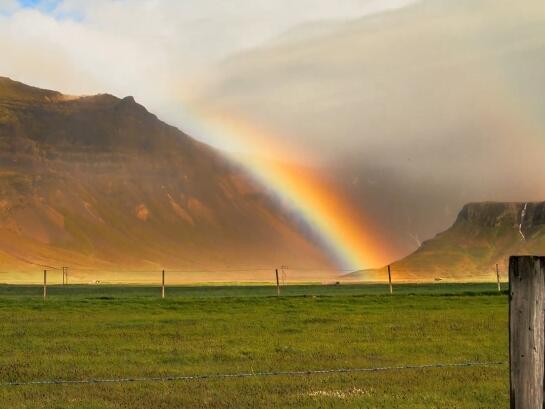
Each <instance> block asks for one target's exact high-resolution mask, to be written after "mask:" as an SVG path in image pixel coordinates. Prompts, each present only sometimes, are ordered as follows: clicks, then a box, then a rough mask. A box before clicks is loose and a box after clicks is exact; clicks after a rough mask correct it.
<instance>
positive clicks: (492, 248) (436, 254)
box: [355, 202, 545, 281]
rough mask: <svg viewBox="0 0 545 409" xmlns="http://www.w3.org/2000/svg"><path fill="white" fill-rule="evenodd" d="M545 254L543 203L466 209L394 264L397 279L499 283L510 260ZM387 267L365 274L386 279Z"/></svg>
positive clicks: (473, 205)
mask: <svg viewBox="0 0 545 409" xmlns="http://www.w3.org/2000/svg"><path fill="white" fill-rule="evenodd" d="M520 254H536V255H542V254H545V202H533V203H522V202H521V203H502V202H483V203H470V204H467V205H465V206H464V207H463V208H462V210H461V211H460V212H459V214H458V216H457V218H456V221H455V222H454V224H453V225H452V227H450V228H449V229H448V230H446V231H444V232H442V233H439V234H438V235H437V236H436V237H434V238H433V239H431V240H427V241H425V242H424V243H422V245H421V246H420V248H418V249H417V250H416V251H415V252H414V253H412V254H410V255H409V256H407V257H405V258H403V259H401V260H399V261H396V262H394V263H392V265H391V268H392V271H393V275H394V278H395V279H399V280H427V281H433V280H460V281H468V280H469V281H472V280H495V278H496V276H495V274H496V264H498V265H499V268H500V273H501V275H502V277H503V279H506V277H507V265H508V264H507V263H508V259H509V256H511V255H520ZM384 271H385V270H384V269H382V270H379V271H370V272H367V273H366V274H361V273H356V274H355V276H359V277H363V276H367V277H368V278H371V279H384V277H385V274H384Z"/></svg>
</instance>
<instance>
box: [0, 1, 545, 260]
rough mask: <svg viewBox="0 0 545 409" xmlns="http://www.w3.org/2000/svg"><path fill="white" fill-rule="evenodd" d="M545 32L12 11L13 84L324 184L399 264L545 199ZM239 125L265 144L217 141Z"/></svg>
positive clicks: (215, 6) (343, 11)
mask: <svg viewBox="0 0 545 409" xmlns="http://www.w3.org/2000/svg"><path fill="white" fill-rule="evenodd" d="M544 22H545V8H544V7H543V5H542V3H541V2H540V1H533V0H525V1H523V2H518V3H516V4H514V3H513V2H509V1H500V0H482V1H454V0H451V1H444V0H441V1H439V0H436V1H432V0H428V1H426V0H421V1H409V0H397V1H396V0H391V1H378V0H367V1H366V0H359V1H358V0H345V1H341V0H340V1H336V2H331V1H325V0H319V1H318V0H313V1H310V0H308V1H306V0H305V1H297V2H295V3H293V2H288V1H275V2H268V1H261V0H260V1H253V2H250V3H248V2H244V1H238V0H236V1H230V2H216V1H212V0H206V1H200V2H198V3H195V2H190V1H176V2H174V1H141V0H137V1H116V2H112V1H105V0H100V1H93V2H84V1H77V0H73V1H69V0H67V1H15V0H13V1H10V0H8V1H6V0H3V1H0V53H1V55H2V59H1V60H0V74H1V75H4V76H8V77H10V78H12V79H15V80H18V81H23V82H25V83H28V84H31V85H35V86H40V87H45V88H50V89H57V90H60V91H62V92H64V93H69V94H95V93H103V92H108V93H112V94H115V95H117V96H120V97H123V96H126V95H133V96H134V97H135V98H136V100H137V101H138V102H140V103H142V104H143V105H145V106H146V107H147V108H148V109H149V110H150V111H151V112H154V113H156V114H157V115H158V116H159V117H160V118H161V119H164V120H166V121H167V122H169V123H171V124H173V125H176V126H178V127H179V128H180V129H182V130H184V131H186V132H187V133H189V134H190V135H192V136H193V137H195V138H197V139H199V140H202V141H204V142H206V143H209V144H212V145H213V146H216V147H218V148H220V149H222V150H225V151H230V152H231V153H234V154H235V155H243V156H245V157H253V158H254V159H255V158H259V159H260V160H261V158H262V160H274V161H286V162H292V163H297V164H302V165H304V166H306V167H309V168H313V169H314V170H313V172H315V173H316V174H318V175H323V177H324V179H327V180H328V181H329V182H331V183H332V184H333V185H335V188H336V189H338V190H339V192H341V193H340V194H342V195H346V196H347V197H348V198H349V201H350V202H351V207H353V208H356V209H358V210H359V211H360V212H361V213H362V214H363V215H365V219H367V220H370V221H371V224H372V225H373V227H372V229H371V228H370V231H371V232H372V233H370V234H372V235H373V237H374V239H375V240H376V241H377V242H382V243H388V246H389V250H388V254H387V255H386V256H385V257H382V258H380V261H381V262H387V261H390V260H393V259H396V258H399V257H401V256H404V255H406V254H407V253H408V252H410V251H411V250H414V249H415V248H416V247H418V246H419V244H420V243H421V242H422V241H423V240H425V239H428V238H431V237H432V236H433V235H435V234H436V233H437V232H438V231H440V230H442V229H445V228H446V227H448V226H449V225H450V224H452V223H453V221H454V219H455V217H456V214H457V212H458V211H459V210H460V208H461V206H462V205H463V204H464V203H466V202H472V201H486V200H502V201H522V202H524V201H536V200H542V199H544V198H545V192H543V189H542V188H541V186H542V183H543V182H544V178H545V173H544V172H545V162H543V160H542V157H543V152H544V150H545V139H544V135H543V134H544V129H545V104H544V102H545V101H544V98H545V97H544V93H543V89H545V75H544V74H543V73H544V72H545V24H544ZM52 57H54V58H52ZM226 117H228V118H230V120H231V121H236V122H238V123H242V124H244V126H246V127H248V128H251V129H254V130H255V131H254V132H253V133H252V134H253V135H255V140H254V141H252V142H251V143H243V141H237V140H236V138H237V137H236V135H235V136H233V135H231V134H229V135H228V136H226V135H225V134H223V133H222V132H207V131H203V130H202V127H201V125H202V124H214V123H216V122H222V120H223V119H224V118H226ZM318 119H319V120H318ZM270 146H275V149H273V150H271V148H270ZM343 197H344V196H343Z"/></svg>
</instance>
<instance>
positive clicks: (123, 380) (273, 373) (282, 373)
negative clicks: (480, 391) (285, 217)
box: [0, 361, 507, 387]
mask: <svg viewBox="0 0 545 409" xmlns="http://www.w3.org/2000/svg"><path fill="white" fill-rule="evenodd" d="M506 364H507V362H505V361H491V362H463V363H453V364H444V363H436V364H427V365H401V366H383V367H375V368H337V369H310V370H298V371H265V372H239V373H224V374H204V375H181V376H152V377H133V378H110V379H80V380H65V379H52V380H39V381H13V382H4V383H0V387H9V386H30V385H92V384H103V383H134V382H170V381H199V380H213V379H230V378H253V377H271V376H310V375H327V374H342V373H354V372H385V371H401V370H410V369H436V368H442V369H448V368H467V367H476V366H480V367H483V366H500V365H506Z"/></svg>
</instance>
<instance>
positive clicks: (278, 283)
mask: <svg viewBox="0 0 545 409" xmlns="http://www.w3.org/2000/svg"><path fill="white" fill-rule="evenodd" d="M276 295H277V296H280V280H279V279H278V269H276Z"/></svg>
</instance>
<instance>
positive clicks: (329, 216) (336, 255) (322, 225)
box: [184, 112, 387, 271]
mask: <svg viewBox="0 0 545 409" xmlns="http://www.w3.org/2000/svg"><path fill="white" fill-rule="evenodd" d="M189 118H190V119H191V120H189V121H188V120H187V119H188V118H184V124H185V130H186V132H188V133H189V134H191V135H192V136H194V137H197V138H199V139H204V140H209V141H210V140H212V141H221V142H223V143H228V146H229V150H230V151H231V152H245V151H248V150H250V151H251V150H252V148H256V149H255V150H254V151H260V152H262V151H263V147H266V151H267V156H268V157H274V158H285V157H287V156H289V157H293V149H292V148H291V147H286V146H281V144H280V143H278V138H274V136H273V135H270V134H267V133H266V132H263V131H262V130H257V129H256V128H255V127H251V126H249V125H248V124H246V123H244V122H243V121H240V120H235V119H234V118H233V117H232V116H230V117H228V118H226V117H220V116H209V115H206V114H203V113H202V112H198V113H196V112H192V113H191V115H189ZM259 148H261V149H259ZM232 156H233V159H235V160H236V161H237V162H238V163H241V164H242V165H243V166H244V167H245V168H246V169H247V171H248V172H249V174H250V175H251V176H252V177H253V178H254V179H255V180H256V181H257V182H258V183H259V184H261V185H262V186H263V187H265V188H266V189H268V190H269V191H272V193H274V194H275V195H276V197H277V198H278V199H279V200H280V202H281V203H283V204H285V205H287V206H288V207H289V208H290V209H292V210H293V211H295V212H296V214H297V215H299V216H300V217H301V218H302V219H303V220H304V221H305V223H306V224H307V225H308V226H309V227H310V228H311V229H312V230H313V231H314V233H315V234H316V236H317V237H318V238H319V240H320V242H321V244H322V246H323V247H324V248H325V249H326V250H327V253H328V255H329V256H330V257H331V258H332V261H333V262H334V263H335V265H336V266H337V267H338V268H339V269H342V270H352V271H355V270H360V269H366V268H372V267H378V266H380V265H382V264H384V262H385V261H386V257H387V255H386V254H385V252H386V249H385V247H384V246H382V245H379V244H377V243H376V239H375V238H374V236H373V235H372V234H371V233H369V232H368V230H369V231H370V230H372V229H370V228H368V226H369V225H370V224H371V223H369V222H368V221H366V220H364V219H363V215H362V214H361V211H358V209H355V208H354V207H352V206H351V205H350V203H349V201H348V200H346V199H345V198H343V194H342V193H341V192H339V191H337V190H336V189H335V187H334V186H332V185H331V184H329V185H328V183H327V182H325V181H324V178H323V177H322V175H319V174H316V172H313V171H311V170H309V169H308V168H305V167H303V166H295V165H293V164H290V163H286V162H283V161H278V160H265V159H263V158H259V159H256V158H255V157H253V158H251V159H248V157H241V155H239V154H238V155H235V154H232ZM248 156H251V155H248Z"/></svg>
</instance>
